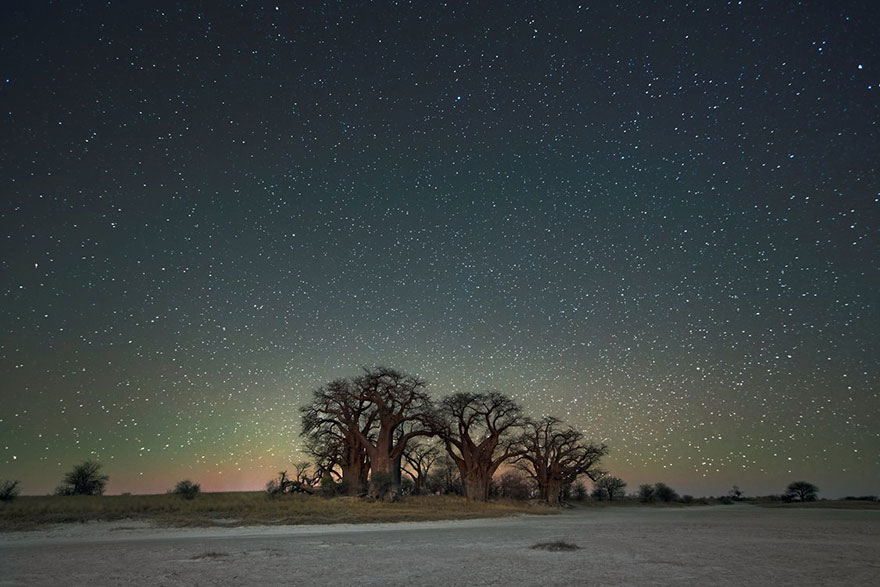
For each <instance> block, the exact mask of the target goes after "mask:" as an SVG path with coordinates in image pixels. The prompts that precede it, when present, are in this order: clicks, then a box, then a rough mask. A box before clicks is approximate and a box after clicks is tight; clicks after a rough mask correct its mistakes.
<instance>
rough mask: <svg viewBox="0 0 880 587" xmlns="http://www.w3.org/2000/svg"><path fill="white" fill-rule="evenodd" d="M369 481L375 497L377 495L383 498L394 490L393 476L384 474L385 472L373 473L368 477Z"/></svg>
mask: <svg viewBox="0 0 880 587" xmlns="http://www.w3.org/2000/svg"><path fill="white" fill-rule="evenodd" d="M370 481H371V482H372V483H373V486H374V487H375V490H376V495H378V496H379V497H380V498H382V497H384V496H385V495H386V494H388V493H389V492H390V491H391V490H392V489H393V488H394V476H393V475H392V474H391V473H386V472H385V471H379V472H377V473H373V475H372V476H371V477H370Z"/></svg>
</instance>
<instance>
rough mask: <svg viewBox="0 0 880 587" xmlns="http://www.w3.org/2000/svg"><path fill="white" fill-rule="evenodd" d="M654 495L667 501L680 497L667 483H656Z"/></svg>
mask: <svg viewBox="0 0 880 587" xmlns="http://www.w3.org/2000/svg"><path fill="white" fill-rule="evenodd" d="M654 495H655V496H656V497H657V499H659V500H660V501H665V502H667V503H669V502H670V501H675V500H676V499H678V493H676V492H675V490H674V489H673V488H672V487H670V486H669V485H667V484H666V483H655V484H654Z"/></svg>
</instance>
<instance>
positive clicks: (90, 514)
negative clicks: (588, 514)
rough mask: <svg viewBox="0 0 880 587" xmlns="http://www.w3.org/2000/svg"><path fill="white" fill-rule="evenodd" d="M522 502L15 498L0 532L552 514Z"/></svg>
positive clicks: (243, 495)
mask: <svg viewBox="0 0 880 587" xmlns="http://www.w3.org/2000/svg"><path fill="white" fill-rule="evenodd" d="M554 511H556V510H554V509H551V508H538V507H534V506H531V505H529V504H528V503H524V502H515V501H499V502H492V503H472V502H468V501H466V500H464V499H462V498H457V497H436V496H421V497H408V498H405V499H402V500H401V501H399V502H397V503H381V502H373V503H371V502H367V501H364V500H360V499H356V498H344V497H342V498H335V499H326V498H322V497H316V496H308V495H286V496H281V497H278V498H269V497H268V496H267V495H266V494H265V493H263V492H240V493H205V494H202V495H199V496H198V497H197V498H196V499H192V500H185V499H181V498H180V497H178V496H174V495H112V496H67V497H65V496H40V497H36V496H34V497H19V498H18V499H16V500H15V501H14V502H11V503H6V504H2V507H0V531H9V530H30V529H34V528H39V527H43V526H47V525H50V524H60V523H71V522H90V521H99V520H100V521H112V520H122V519H131V520H143V521H149V522H152V523H154V524H157V525H161V526H247V525H257V524H267V525H281V524H333V523H354V524H359V523H370V522H403V521H429V520H451V519H466V518H489V517H499V516H506V515H511V514H517V513H533V514H543V513H552V512H554Z"/></svg>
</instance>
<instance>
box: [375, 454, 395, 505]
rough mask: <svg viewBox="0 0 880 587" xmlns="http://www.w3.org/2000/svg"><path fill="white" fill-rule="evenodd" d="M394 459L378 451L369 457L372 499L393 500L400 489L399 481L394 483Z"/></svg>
mask: <svg viewBox="0 0 880 587" xmlns="http://www.w3.org/2000/svg"><path fill="white" fill-rule="evenodd" d="M394 463H395V461H394V459H392V458H391V456H390V455H389V454H388V453H387V452H379V453H377V454H375V455H373V457H372V458H371V459H370V467H371V471H370V490H369V492H368V495H369V496H370V497H372V498H373V499H381V500H383V501H394V500H395V499H396V498H397V494H398V492H399V491H400V484H399V482H398V483H396V484H395V474H394Z"/></svg>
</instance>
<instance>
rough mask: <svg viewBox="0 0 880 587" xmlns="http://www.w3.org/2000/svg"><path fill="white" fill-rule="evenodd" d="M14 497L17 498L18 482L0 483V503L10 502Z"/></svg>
mask: <svg viewBox="0 0 880 587" xmlns="http://www.w3.org/2000/svg"><path fill="white" fill-rule="evenodd" d="M16 497H18V481H4V482H3V483H0V501H2V502H4V503H5V502H10V501H12V500H13V499H15V498H16Z"/></svg>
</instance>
